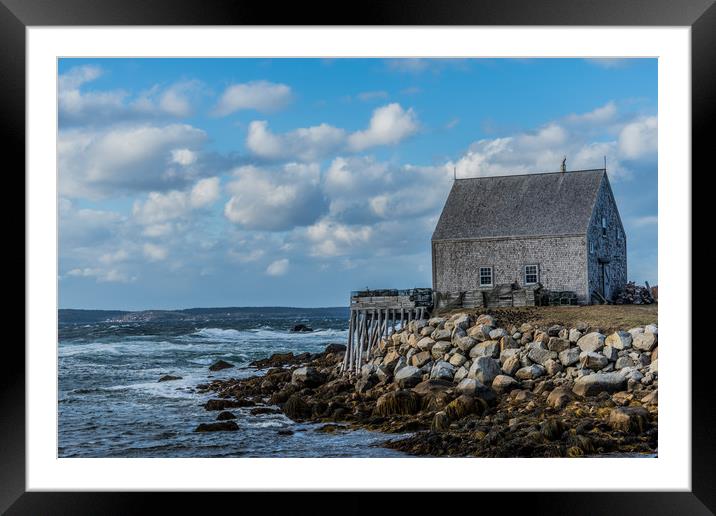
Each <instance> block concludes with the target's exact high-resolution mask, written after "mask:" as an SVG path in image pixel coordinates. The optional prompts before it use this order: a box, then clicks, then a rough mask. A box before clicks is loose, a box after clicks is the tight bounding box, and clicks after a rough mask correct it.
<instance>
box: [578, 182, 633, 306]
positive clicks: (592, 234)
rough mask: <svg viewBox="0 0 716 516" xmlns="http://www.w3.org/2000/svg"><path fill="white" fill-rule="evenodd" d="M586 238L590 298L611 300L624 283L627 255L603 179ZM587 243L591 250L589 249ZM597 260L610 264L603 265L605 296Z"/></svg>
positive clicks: (610, 195) (607, 186) (622, 230)
mask: <svg viewBox="0 0 716 516" xmlns="http://www.w3.org/2000/svg"><path fill="white" fill-rule="evenodd" d="M602 217H604V218H605V219H606V232H605V233H604V232H603V231H602ZM587 238H588V240H587V247H588V260H587V267H588V271H589V272H588V276H589V292H590V295H591V292H593V291H595V290H596V291H598V292H600V293H601V294H602V295H603V296H604V297H605V298H607V299H612V298H613V297H614V294H616V293H617V292H618V291H619V290H620V289H622V288H624V286H625V285H626V282H627V255H626V253H627V251H626V234H625V232H624V227H623V226H622V223H621V219H620V217H619V212H618V210H617V205H616V202H615V200H614V195H613V194H612V189H611V187H610V186H609V180H608V179H607V178H606V176H605V178H604V179H603V180H602V185H601V187H600V188H599V192H598V194H597V201H596V203H595V207H594V212H593V213H592V220H591V221H590V224H589V230H588V232H587ZM590 242H591V243H593V246H590ZM599 258H602V259H607V260H609V263H605V264H604V272H605V275H604V276H605V277H604V292H602V272H601V264H600V263H599Z"/></svg>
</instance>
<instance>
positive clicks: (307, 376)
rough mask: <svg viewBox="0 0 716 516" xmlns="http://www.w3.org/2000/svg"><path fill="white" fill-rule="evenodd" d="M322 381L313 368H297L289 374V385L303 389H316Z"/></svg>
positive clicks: (321, 376)
mask: <svg viewBox="0 0 716 516" xmlns="http://www.w3.org/2000/svg"><path fill="white" fill-rule="evenodd" d="M323 381H324V378H323V375H322V374H321V373H320V372H318V370H317V369H316V368H315V367H299V368H298V369H296V370H295V371H294V372H293V374H291V383H293V384H296V385H301V386H304V387H317V386H319V385H321V384H322V383H323Z"/></svg>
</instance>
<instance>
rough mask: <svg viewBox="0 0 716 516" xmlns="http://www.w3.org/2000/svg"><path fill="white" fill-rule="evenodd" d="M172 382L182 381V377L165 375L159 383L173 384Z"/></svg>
mask: <svg viewBox="0 0 716 516" xmlns="http://www.w3.org/2000/svg"><path fill="white" fill-rule="evenodd" d="M172 380H181V376H172V375H170V374H165V375H164V376H162V377H161V378H160V379H159V380H157V381H158V382H171V381H172Z"/></svg>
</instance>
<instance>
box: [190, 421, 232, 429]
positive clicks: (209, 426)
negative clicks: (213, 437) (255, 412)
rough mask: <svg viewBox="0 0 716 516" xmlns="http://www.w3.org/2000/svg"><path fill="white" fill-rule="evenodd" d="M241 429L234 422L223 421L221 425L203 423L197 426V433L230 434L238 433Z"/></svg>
mask: <svg viewBox="0 0 716 516" xmlns="http://www.w3.org/2000/svg"><path fill="white" fill-rule="evenodd" d="M238 429H239V425H237V424H236V423H234V422H233V421H221V422H220V423H201V424H200V425H199V426H197V427H196V428H195V429H194V431H195V432H228V431H231V432H233V431H236V430H238Z"/></svg>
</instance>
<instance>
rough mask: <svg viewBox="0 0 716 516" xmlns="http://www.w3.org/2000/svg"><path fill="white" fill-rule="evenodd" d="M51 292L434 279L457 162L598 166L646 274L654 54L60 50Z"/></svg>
mask: <svg viewBox="0 0 716 516" xmlns="http://www.w3.org/2000/svg"><path fill="white" fill-rule="evenodd" d="M59 74H60V76H59V98H58V101H59V136H58V164H59V196H60V199H59V212H60V247H59V252H60V258H59V274H60V277H59V280H60V283H59V285H60V307H61V308H97V309H100V308H101V309H146V308H187V307H196V306H267V305H284V306H286V305H290V306H337V305H345V304H346V303H347V299H348V295H349V291H350V290H352V289H358V288H364V287H370V288H389V287H396V288H409V287H416V286H430V283H431V273H430V270H431V266H430V247H429V242H430V235H431V233H432V231H433V229H434V226H435V222H436V221H437V217H438V216H439V214H440V210H441V209H442V206H443V204H444V202H445V198H446V197H447V193H448V191H449V189H450V186H451V182H452V177H453V171H454V170H456V171H457V175H458V177H474V176H481V175H503V174H513V173H531V172H547V171H556V170H558V169H559V165H560V162H561V158H562V156H563V155H566V156H567V166H568V169H571V170H578V169H584V168H600V167H601V166H602V163H603V156H604V155H606V156H607V168H608V172H609V175H610V180H611V183H612V188H613V189H614V193H615V196H616V198H617V202H618V204H619V208H620V212H621V216H622V220H623V223H624V225H625V229H626V233H627V238H628V250H629V256H628V269H629V279H630V280H635V281H637V282H639V283H643V282H644V281H645V280H646V281H649V282H650V283H651V284H656V282H657V281H656V280H657V149H656V135H657V120H656V117H657V61H656V60H655V59H629V60H626V59H624V60H614V59H604V60H599V59H590V60H586V59H471V60H466V59H461V60H451V59H395V60H386V59H62V60H60V62H59Z"/></svg>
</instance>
